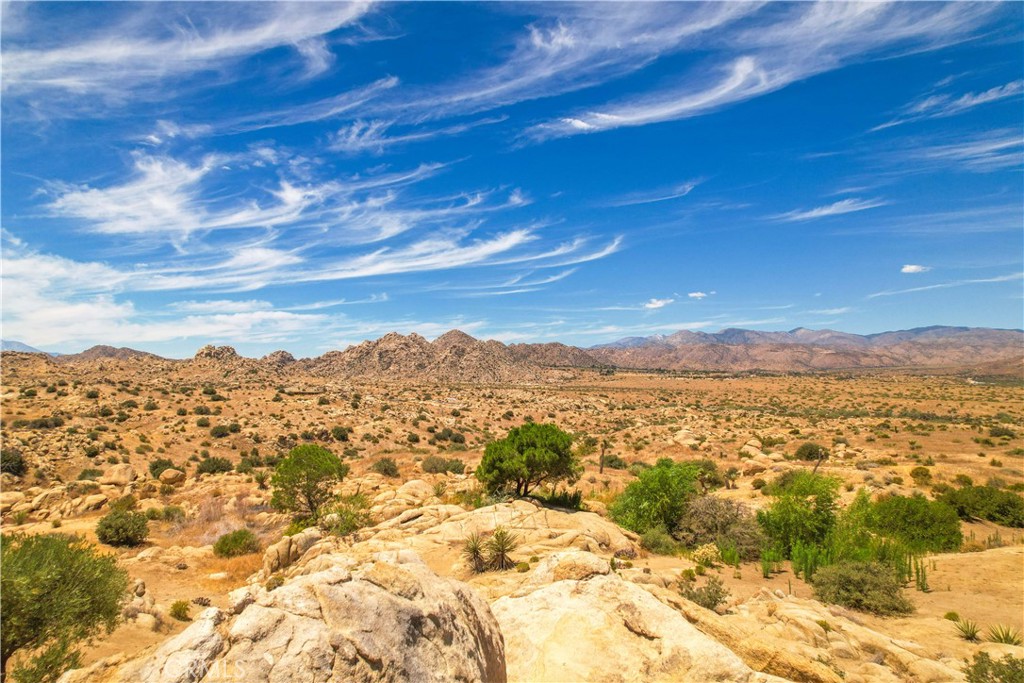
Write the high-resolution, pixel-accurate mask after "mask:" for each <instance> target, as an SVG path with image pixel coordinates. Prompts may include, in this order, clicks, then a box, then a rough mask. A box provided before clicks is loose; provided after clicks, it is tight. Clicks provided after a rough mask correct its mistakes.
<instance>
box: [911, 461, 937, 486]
mask: <svg viewBox="0 0 1024 683" xmlns="http://www.w3.org/2000/svg"><path fill="white" fill-rule="evenodd" d="M910 478H911V479H913V480H914V483H915V484H917V485H918V486H925V485H927V484H928V483H929V482H931V480H932V471H931V470H930V469H928V468H927V467H922V466H921V465H918V466H917V467H915V468H914V469H912V470H910Z"/></svg>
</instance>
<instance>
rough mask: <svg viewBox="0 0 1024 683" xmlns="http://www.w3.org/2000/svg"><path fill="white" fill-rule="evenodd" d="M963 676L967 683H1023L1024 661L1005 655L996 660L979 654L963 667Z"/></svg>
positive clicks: (982, 653)
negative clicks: (965, 677)
mask: <svg viewBox="0 0 1024 683" xmlns="http://www.w3.org/2000/svg"><path fill="white" fill-rule="evenodd" d="M964 674H965V675H966V676H967V683H1024V659H1021V658H1019V657H1014V656H1013V655H1006V656H1005V657H1003V658H1002V659H998V660H997V659H992V657H991V656H990V655H989V654H988V653H987V652H979V653H977V654H976V655H974V661H973V662H971V663H970V664H968V665H967V666H966V667H964Z"/></svg>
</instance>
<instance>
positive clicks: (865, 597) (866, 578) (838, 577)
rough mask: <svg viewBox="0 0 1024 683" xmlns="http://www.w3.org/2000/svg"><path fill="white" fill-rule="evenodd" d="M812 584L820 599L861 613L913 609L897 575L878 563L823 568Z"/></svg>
mask: <svg viewBox="0 0 1024 683" xmlns="http://www.w3.org/2000/svg"><path fill="white" fill-rule="evenodd" d="M811 585H813V586H814V595H815V597H817V598H818V599H819V600H822V601H824V602H829V603H832V604H835V605H842V606H843V607H849V608H851V609H856V610H860V611H862V612H871V613H873V614H881V615H892V614H908V613H910V612H912V611H913V609H914V607H913V605H912V604H911V603H910V601H909V600H907V599H906V597H904V595H903V590H902V584H901V582H900V580H899V577H897V575H896V573H895V572H894V571H893V570H892V569H891V568H889V567H887V566H885V565H883V564H880V563H878V562H850V561H844V562H840V563H838V564H834V565H831V566H829V567H824V568H821V569H819V570H818V571H816V572H815V573H814V575H813V578H812V579H811Z"/></svg>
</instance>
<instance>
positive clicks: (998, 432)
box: [988, 426, 1017, 439]
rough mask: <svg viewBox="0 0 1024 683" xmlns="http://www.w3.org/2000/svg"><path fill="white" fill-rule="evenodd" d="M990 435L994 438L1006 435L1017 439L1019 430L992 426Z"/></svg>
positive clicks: (989, 431)
mask: <svg viewBox="0 0 1024 683" xmlns="http://www.w3.org/2000/svg"><path fill="white" fill-rule="evenodd" d="M988 435H989V436H991V437H994V438H997V439H998V438H1000V437H1005V438H1007V439H1016V438H1017V432H1015V431H1013V430H1012V429H1010V428H1009V427H1002V426H999V427H992V428H991V429H989V430H988Z"/></svg>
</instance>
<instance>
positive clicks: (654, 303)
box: [644, 299, 675, 311]
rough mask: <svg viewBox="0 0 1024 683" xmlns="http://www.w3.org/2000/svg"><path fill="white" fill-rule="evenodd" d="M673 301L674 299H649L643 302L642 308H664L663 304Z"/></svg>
mask: <svg viewBox="0 0 1024 683" xmlns="http://www.w3.org/2000/svg"><path fill="white" fill-rule="evenodd" d="M674 302H675V299H651V300H650V301H648V302H647V303H645V304H644V309H646V310H648V311H653V310H657V309H659V308H664V307H665V306H668V305H669V304H671V303H674Z"/></svg>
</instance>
